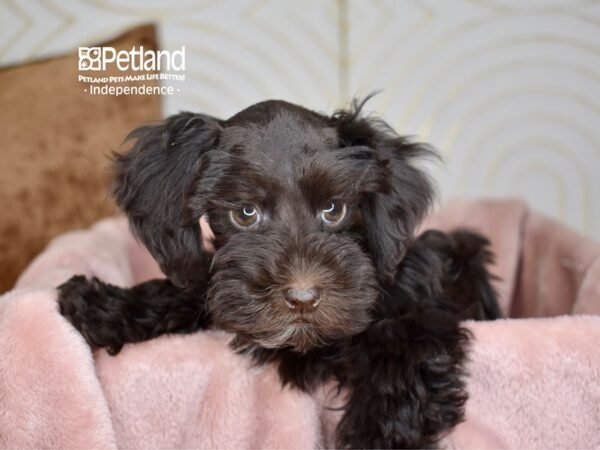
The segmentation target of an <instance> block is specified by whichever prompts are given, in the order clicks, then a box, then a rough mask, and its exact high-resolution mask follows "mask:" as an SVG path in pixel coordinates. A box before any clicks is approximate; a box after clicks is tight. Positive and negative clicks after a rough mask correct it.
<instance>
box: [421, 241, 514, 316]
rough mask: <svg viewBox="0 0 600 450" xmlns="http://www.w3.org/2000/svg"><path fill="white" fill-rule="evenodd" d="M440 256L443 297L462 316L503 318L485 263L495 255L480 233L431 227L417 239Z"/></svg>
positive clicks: (491, 260) (488, 263) (490, 260)
mask: <svg viewBox="0 0 600 450" xmlns="http://www.w3.org/2000/svg"><path fill="white" fill-rule="evenodd" d="M418 243H419V245H426V246H427V247H429V248H431V249H432V250H434V251H436V252H438V253H439V255H440V257H441V258H443V261H444V266H445V274H444V278H443V281H442V282H443V288H444V290H445V291H446V292H445V297H447V298H448V299H449V300H450V301H453V302H456V303H457V304H458V305H459V307H460V308H461V311H460V315H461V319H476V320H494V319H498V318H500V317H502V312H501V311H500V307H499V305H498V296H497V294H496V292H495V290H494V288H493V287H492V284H491V281H492V279H493V276H492V275H491V274H490V272H489V270H488V266H489V265H490V264H491V263H492V262H493V259H494V255H493V254H492V252H491V250H490V242H489V241H488V240H487V239H486V238H485V237H484V236H482V235H481V234H478V233H475V232H473V231H469V230H465V229H458V230H455V231H453V232H451V233H442V232H440V231H434V230H430V231H427V232H425V233H423V234H422V235H421V236H420V237H419V238H418Z"/></svg>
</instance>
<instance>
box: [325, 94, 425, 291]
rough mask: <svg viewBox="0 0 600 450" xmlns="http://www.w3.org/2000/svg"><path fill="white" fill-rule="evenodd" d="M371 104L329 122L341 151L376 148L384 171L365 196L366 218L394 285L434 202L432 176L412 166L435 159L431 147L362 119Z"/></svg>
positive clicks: (379, 262) (381, 265) (378, 259)
mask: <svg viewBox="0 0 600 450" xmlns="http://www.w3.org/2000/svg"><path fill="white" fill-rule="evenodd" d="M367 100H368V98H367ZM367 100H365V101H363V102H362V103H358V102H355V103H354V105H353V107H352V108H351V109H350V110H341V111H337V112H336V113H335V114H334V115H333V116H332V118H331V123H332V125H333V126H334V127H335V128H336V130H337V133H338V137H339V140H340V145H341V146H344V147H346V146H368V147H370V148H372V149H373V150H374V151H375V152H374V153H375V155H376V158H377V159H378V161H377V164H379V166H380V167H381V169H382V170H381V174H382V179H380V180H379V183H378V185H379V188H378V190H377V191H376V192H367V193H365V195H364V199H363V202H362V213H363V218H364V222H365V226H366V230H367V239H368V243H369V249H370V251H371V254H372V255H373V257H374V259H375V264H376V266H377V269H378V274H379V276H380V277H381V279H382V280H384V281H386V282H390V281H392V280H393V277H394V274H395V273H396V269H397V267H398V264H399V263H400V261H401V260H402V258H403V257H404V254H405V252H406V249H407V247H408V245H410V241H411V240H412V238H413V236H414V231H415V228H416V227H417V225H418V224H419V222H420V221H421V220H422V219H423V217H424V216H425V214H426V213H427V212H428V210H429V208H430V206H431V204H432V201H433V198H434V187H433V185H432V183H431V181H430V179H429V177H428V176H427V174H426V173H425V172H424V171H422V170H421V169H419V168H418V167H416V166H415V165H414V164H415V162H416V161H417V160H419V159H423V158H431V157H434V158H435V157H437V154H436V152H435V151H434V150H433V149H431V148H430V147H428V146H427V145H423V144H417V143H413V142H410V141H409V140H408V139H407V138H404V137H401V136H398V135H397V134H396V133H395V132H394V131H393V130H392V128H391V127H390V126H389V125H388V124H386V123H385V122H384V121H383V120H381V119H378V118H374V117H363V116H361V109H362V107H363V106H364V104H365V102H366V101H367Z"/></svg>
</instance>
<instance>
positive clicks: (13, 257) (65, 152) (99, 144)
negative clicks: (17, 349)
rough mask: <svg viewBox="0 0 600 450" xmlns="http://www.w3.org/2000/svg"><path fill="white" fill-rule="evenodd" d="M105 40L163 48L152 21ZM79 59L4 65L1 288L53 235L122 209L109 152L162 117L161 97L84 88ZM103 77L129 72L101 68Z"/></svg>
mask: <svg viewBox="0 0 600 450" xmlns="http://www.w3.org/2000/svg"><path fill="white" fill-rule="evenodd" d="M100 45H109V46H112V47H115V48H116V49H127V50H130V49H131V47H132V46H140V45H143V46H144V48H145V49H156V48H157V44H156V38H155V30H154V27H153V26H142V27H138V28H135V29H133V30H131V31H129V32H127V33H125V34H123V35H121V36H120V37H118V38H116V39H114V40H112V41H110V42H106V43H104V44H100ZM78 59H79V56H78V52H77V51H75V52H73V53H71V54H68V55H65V56H60V57H56V58H50V59H46V60H43V61H39V62H33V63H29V64H23V65H19V66H14V67H7V68H3V69H0V86H2V88H1V89H0V124H1V125H0V129H1V130H2V133H1V137H2V149H1V151H0V292H4V291H6V290H8V289H10V288H11V287H12V285H13V283H14V281H15V280H16V278H17V276H18V275H19V273H20V272H21V271H22V270H23V269H24V268H25V266H26V265H27V264H28V263H29V262H30V261H31V259H33V257H34V256H35V255H36V254H37V253H39V252H40V251H41V250H42V249H43V248H44V246H45V245H46V243H47V242H48V241H49V240H50V239H51V238H52V237H54V236H56V235H58V234H60V233H62V232H64V231H66V230H70V229H74V228H80V227H85V226H88V225H90V224H91V223H93V222H95V221H96V220H98V219H99V218H101V217H105V216H107V215H111V214H113V213H114V212H115V211H116V207H115V205H114V203H113V200H112V199H111V197H110V194H109V188H108V187H109V185H110V170H109V167H110V161H109V158H108V156H109V155H110V154H111V151H113V150H117V149H118V148H119V146H120V145H121V143H122V142H123V139H124V138H125V136H126V135H127V133H128V132H129V131H130V130H131V129H132V128H134V127H136V126H139V125H141V124H143V123H147V122H150V121H153V120H157V119H159V118H160V115H161V112H160V98H159V97H157V96H149V95H124V96H118V97H117V96H110V95H90V94H88V93H87V92H84V89H85V88H86V87H87V86H85V85H84V84H83V83H80V82H79V81H78V78H77V77H78V74H79V72H78ZM132 73H133V72H132ZM82 74H85V75H88V74H89V72H82ZM133 74H134V73H133ZM102 75H128V72H118V73H117V72H115V71H114V70H113V71H112V73H108V70H107V72H95V73H94V76H102ZM140 83H143V84H144V85H147V86H154V85H156V84H152V83H151V82H147V81H146V82H140ZM154 83H156V82H154ZM128 85H130V86H135V85H136V83H134V82H131V83H128ZM88 92H89V89H88Z"/></svg>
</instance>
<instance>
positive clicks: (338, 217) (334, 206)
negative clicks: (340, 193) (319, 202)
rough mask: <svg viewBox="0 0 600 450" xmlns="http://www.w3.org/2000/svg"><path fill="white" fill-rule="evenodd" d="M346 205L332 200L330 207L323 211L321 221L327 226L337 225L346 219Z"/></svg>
mask: <svg viewBox="0 0 600 450" xmlns="http://www.w3.org/2000/svg"><path fill="white" fill-rule="evenodd" d="M346 211H347V208H346V204H345V203H343V202H340V201H339V200H332V201H331V203H329V206H328V207H327V208H325V209H323V210H322V211H321V220H322V221H323V222H325V223H326V224H327V225H337V224H338V223H340V222H341V221H342V220H344V217H346Z"/></svg>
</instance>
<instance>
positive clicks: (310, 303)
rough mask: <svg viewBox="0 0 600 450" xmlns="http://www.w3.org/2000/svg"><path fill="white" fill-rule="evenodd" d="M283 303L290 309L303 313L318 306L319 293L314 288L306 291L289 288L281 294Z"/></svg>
mask: <svg viewBox="0 0 600 450" xmlns="http://www.w3.org/2000/svg"><path fill="white" fill-rule="evenodd" d="M283 296H284V297H285V303H286V305H288V306H289V308H290V309H293V310H295V311H297V312H305V311H310V310H311V309H314V308H316V307H317V305H318V304H319V300H320V298H321V292H320V291H319V289H318V288H316V287H311V288H308V289H304V288H302V289H301V288H295V287H292V288H289V289H286V290H285V291H284V293H283Z"/></svg>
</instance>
